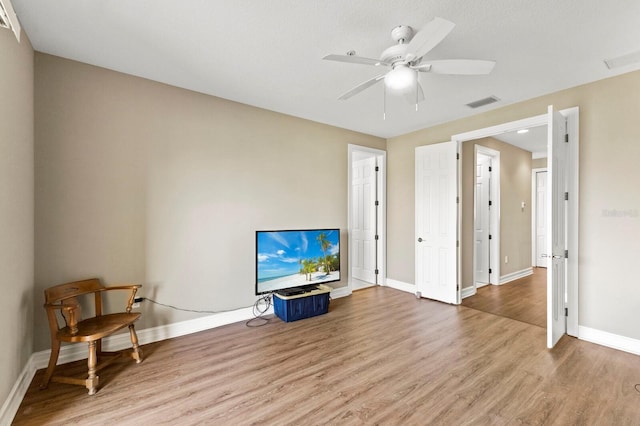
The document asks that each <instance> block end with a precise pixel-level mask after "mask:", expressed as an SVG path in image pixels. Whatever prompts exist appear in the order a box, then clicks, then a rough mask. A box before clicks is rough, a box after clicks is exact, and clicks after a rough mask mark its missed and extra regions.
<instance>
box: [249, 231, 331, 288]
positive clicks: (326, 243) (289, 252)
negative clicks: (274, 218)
mask: <svg viewBox="0 0 640 426" xmlns="http://www.w3.org/2000/svg"><path fill="white" fill-rule="evenodd" d="M339 280H340V230H339V229H334V228H327V229H302V230H300V229H298V230H283V231H256V295H260V294H266V293H272V292H276V291H279V290H285V289H292V288H302V289H304V288H313V287H314V286H317V285H318V284H325V283H330V282H333V281H339Z"/></svg>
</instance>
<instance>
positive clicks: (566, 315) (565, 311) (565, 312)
mask: <svg viewBox="0 0 640 426" xmlns="http://www.w3.org/2000/svg"><path fill="white" fill-rule="evenodd" d="M564 316H565V317H568V316H569V308H564Z"/></svg>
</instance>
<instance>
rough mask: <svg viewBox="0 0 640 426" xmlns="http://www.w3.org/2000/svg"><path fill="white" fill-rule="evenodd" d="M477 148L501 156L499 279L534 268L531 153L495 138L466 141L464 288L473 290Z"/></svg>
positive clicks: (463, 168)
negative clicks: (532, 250) (489, 150)
mask: <svg viewBox="0 0 640 426" xmlns="http://www.w3.org/2000/svg"><path fill="white" fill-rule="evenodd" d="M474 145H480V146H484V147H487V148H491V149H493V150H495V151H498V152H500V276H501V277H502V276H505V275H507V274H511V273H514V272H519V271H522V270H523V269H526V268H530V267H531V205H530V204H531V152H529V151H525V150H523V149H520V148H518V147H515V146H513V145H509V144H507V143H505V142H502V141H499V140H497V139H494V138H483V139H478V140H475V141H467V142H464V143H463V144H462V156H461V161H462V164H461V167H462V176H461V179H462V194H461V197H460V198H461V201H462V204H461V210H462V235H461V237H460V247H461V258H462V259H461V263H462V286H461V287H462V288H466V287H473V246H474V244H473V238H474V236H473V216H474V215H473V208H474V207H473V206H474V202H473V196H474V189H473V186H474V178H473V175H474V172H475V166H474V157H475V153H474ZM522 201H524V202H525V203H526V206H525V208H524V209H522ZM492 254H494V253H492ZM505 256H508V258H509V262H508V263H505V261H504V260H505Z"/></svg>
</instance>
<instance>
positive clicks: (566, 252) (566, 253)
mask: <svg viewBox="0 0 640 426" xmlns="http://www.w3.org/2000/svg"><path fill="white" fill-rule="evenodd" d="M564 258H565V259H568V258H569V250H565V251H564Z"/></svg>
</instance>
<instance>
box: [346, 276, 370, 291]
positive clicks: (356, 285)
mask: <svg viewBox="0 0 640 426" xmlns="http://www.w3.org/2000/svg"><path fill="white" fill-rule="evenodd" d="M349 281H351V291H356V290H362V289H363V288H369V287H375V286H376V285H377V284H373V283H369V282H366V281H362V280H359V279H357V278H350V280H349Z"/></svg>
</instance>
